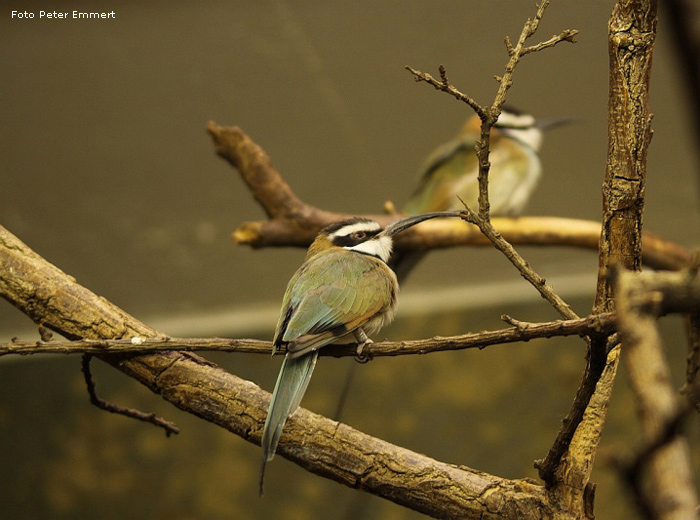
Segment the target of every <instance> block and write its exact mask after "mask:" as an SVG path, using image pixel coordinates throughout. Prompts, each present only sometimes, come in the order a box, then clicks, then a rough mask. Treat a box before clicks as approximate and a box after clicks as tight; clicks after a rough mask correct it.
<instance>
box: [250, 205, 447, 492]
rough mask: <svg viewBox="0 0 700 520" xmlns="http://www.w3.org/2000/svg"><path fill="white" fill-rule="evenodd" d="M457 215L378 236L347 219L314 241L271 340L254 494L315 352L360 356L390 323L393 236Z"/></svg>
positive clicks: (412, 220)
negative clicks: (351, 346) (270, 378)
mask: <svg viewBox="0 0 700 520" xmlns="http://www.w3.org/2000/svg"><path fill="white" fill-rule="evenodd" d="M443 216H458V212H450V213H445V212H443V213H430V214H425V215H415V216H412V217H408V218H405V219H403V220H399V221H397V222H394V223H392V224H390V225H389V226H387V227H386V228H384V229H382V227H381V226H380V225H379V224H378V223H377V222H375V221H373V220H369V219H366V218H360V217H355V218H350V219H346V220H341V221H339V222H335V223H333V224H331V225H329V226H327V227H326V228H324V229H323V230H321V232H320V233H319V234H318V236H317V237H316V239H315V240H314V242H313V244H311V246H310V247H309V250H308V253H307V255H306V259H305V260H304V263H303V264H302V265H301V267H300V268H299V269H298V270H297V272H296V273H295V274H294V276H292V278H291V280H290V281H289V284H288V285H287V290H286V292H285V294H284V299H283V302H282V311H281V313H280V317H279V321H278V322H277V329H276V332H275V337H274V341H273V344H274V348H275V351H279V350H281V349H285V350H286V355H285V357H284V361H283V362H282V368H281V369H280V373H279V376H278V378H277V383H276V385H275V390H274V392H273V393H272V398H271V400H270V407H269V410H268V413H267V419H266V420H265V426H264V429H263V434H262V439H261V446H262V466H261V471H260V494H261V495H262V492H263V478H264V474H265V465H266V464H267V462H269V461H270V460H272V458H273V457H274V455H275V451H276V450H277V444H278V442H279V439H280V435H281V434H282V429H283V428H284V424H285V422H286V421H287V418H288V417H289V416H290V415H291V414H292V413H293V412H294V411H295V410H296V409H297V407H298V406H299V403H300V402H301V398H302V396H303V395H304V392H305V391H306V388H307V386H308V384H309V380H310V379H311V374H312V373H313V370H314V367H315V365H316V360H317V358H318V349H320V348H321V347H324V346H325V345H329V344H331V343H358V345H359V349H361V348H362V346H363V345H365V344H366V343H368V342H371V340H369V338H368V336H369V335H372V334H375V333H376V332H378V331H379V330H380V329H381V328H382V327H383V326H384V325H386V324H388V323H389V322H390V321H391V320H392V319H393V317H394V312H395V310H396V298H397V294H398V290H399V286H398V282H397V280H396V276H395V275H394V272H393V271H392V270H391V269H390V268H389V266H388V265H387V262H388V260H389V257H390V256H391V250H392V245H393V239H392V237H393V236H394V235H396V234H397V233H399V232H401V231H403V230H404V229H406V228H409V227H411V226H413V225H415V224H418V223H419V222H422V221H424V220H427V219H430V218H435V217H443Z"/></svg>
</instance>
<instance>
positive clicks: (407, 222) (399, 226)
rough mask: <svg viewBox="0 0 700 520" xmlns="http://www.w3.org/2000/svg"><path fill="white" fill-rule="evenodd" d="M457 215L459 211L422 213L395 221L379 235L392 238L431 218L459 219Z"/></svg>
mask: <svg viewBox="0 0 700 520" xmlns="http://www.w3.org/2000/svg"><path fill="white" fill-rule="evenodd" d="M459 215H460V212H459V211H437V212H435V213H423V214H422V215H413V216H410V217H406V218H403V219H401V220H397V221H396V222H392V223H391V224H389V225H388V226H387V227H386V228H384V231H382V232H381V234H382V235H386V236H389V237H393V236H394V235H396V234H397V233H401V231H403V230H404V229H407V228H410V227H411V226H415V225H416V224H420V223H421V222H423V221H424V220H429V219H431V218H438V217H459Z"/></svg>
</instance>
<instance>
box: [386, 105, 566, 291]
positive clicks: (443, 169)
mask: <svg viewBox="0 0 700 520" xmlns="http://www.w3.org/2000/svg"><path fill="white" fill-rule="evenodd" d="M570 121H571V119H569V118H558V119H547V120H539V121H538V120H536V119H535V118H534V117H533V116H531V115H529V114H523V113H520V112H518V111H517V110H514V109H512V108H504V109H503V110H502V111H501V115H500V116H499V117H498V120H497V121H496V124H495V125H494V126H493V127H492V128H491V142H490V155H489V161H490V163H491V168H490V170H489V203H490V206H491V216H494V217H517V216H519V215H521V214H522V212H523V210H524V209H525V206H526V205H527V203H528V202H529V200H530V196H531V195H532V193H533V192H534V190H535V188H536V187H537V184H538V182H539V180H540V177H541V175H542V166H541V163H540V157H539V155H538V154H539V151H540V147H541V145H542V137H543V133H544V130H546V129H549V128H552V127H554V126H558V125H560V124H564V123H567V122H570ZM480 137H481V120H480V119H479V117H478V116H477V115H474V116H472V117H470V118H469V119H468V120H467V122H466V123H465V124H464V126H463V127H462V129H461V131H460V133H459V135H458V136H457V137H456V138H454V139H452V140H451V141H449V142H447V143H445V144H443V145H441V146H439V147H438V148H437V149H436V150H435V151H433V152H432V153H431V154H430V156H429V157H428V159H427V160H426V161H425V164H424V165H423V167H422V169H421V174H420V180H419V184H418V187H417V188H416V189H415V191H414V192H413V194H412V195H411V197H410V198H409V200H408V202H407V203H406V204H405V205H404V207H403V208H402V211H403V213H405V214H407V215H417V214H419V213H426V212H429V211H447V210H458V209H461V208H462V207H463V205H462V201H464V203H466V204H467V205H468V206H469V207H470V208H471V209H473V210H477V209H478V207H479V180H478V175H479V164H478V159H477V156H476V143H477V141H478V140H479V138H480ZM422 256H423V253H422V252H413V253H407V254H406V255H403V256H401V257H398V256H397V257H396V258H394V259H393V261H392V262H393V263H392V266H393V267H394V269H395V270H396V273H397V275H398V276H399V280H403V279H404V277H406V276H407V275H408V273H409V272H410V271H411V270H412V268H413V267H414V266H415V265H416V264H417V263H418V261H419V260H420V258H422Z"/></svg>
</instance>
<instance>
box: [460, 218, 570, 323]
mask: <svg viewBox="0 0 700 520" xmlns="http://www.w3.org/2000/svg"><path fill="white" fill-rule="evenodd" d="M465 208H466V212H465V213H464V216H463V218H464V219H465V220H467V221H468V222H471V223H472V224H475V225H477V226H478V227H479V229H480V230H481V232H482V233H483V234H484V235H486V236H487V237H488V238H489V240H491V243H492V244H493V245H494V246H495V247H496V248H497V249H498V250H499V251H501V252H502V253H503V254H504V255H505V256H506V258H508V260H510V262H511V263H512V264H513V265H514V266H515V267H516V268H517V269H518V271H519V272H520V274H521V275H522V277H523V278H525V279H526V280H527V281H528V282H530V284H531V285H532V286H533V287H534V288H535V289H537V291H538V292H539V293H540V295H541V296H542V298H544V299H545V300H547V301H548V302H549V303H550V304H551V305H552V307H554V308H555V309H556V310H557V312H559V314H561V315H562V316H563V317H564V318H565V319H568V320H576V319H579V316H578V315H577V314H576V313H575V312H574V311H573V309H572V308H571V307H570V306H569V304H568V303H566V302H565V301H564V300H563V299H562V298H561V297H560V296H559V295H558V294H557V293H556V292H555V291H554V289H552V287H551V286H550V285H547V281H546V280H545V279H544V278H542V277H541V276H540V275H539V274H537V273H536V272H535V271H534V270H533V269H532V268H531V267H530V265H529V264H528V263H527V261H526V260H525V259H524V258H523V257H522V256H521V255H520V254H519V253H518V252H517V251H516V250H515V248H514V247H513V246H512V245H511V244H509V243H508V241H507V240H505V239H504V238H503V236H502V235H501V234H500V233H499V232H498V231H497V230H496V228H494V227H493V225H492V224H491V222H490V221H489V220H484V219H483V218H481V216H480V215H476V214H475V213H474V212H473V211H472V210H471V209H469V208H468V207H467V206H466V205H465Z"/></svg>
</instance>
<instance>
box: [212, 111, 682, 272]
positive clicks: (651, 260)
mask: <svg viewBox="0 0 700 520" xmlns="http://www.w3.org/2000/svg"><path fill="white" fill-rule="evenodd" d="M208 131H209V133H210V135H211V136H212V139H214V142H215V143H216V146H217V153H219V155H220V156H221V157H223V158H225V159H226V160H227V161H229V162H230V163H231V164H232V165H234V166H236V168H237V169H238V168H241V169H239V173H240V174H241V177H242V178H243V180H244V181H245V183H246V185H247V186H248V187H249V189H250V190H251V192H253V193H255V194H256V195H255V196H256V198H259V199H260V204H261V205H263V207H265V208H274V210H273V211H274V213H275V214H276V215H285V216H276V217H273V218H271V219H269V220H264V221H254V222H245V223H243V224H242V225H241V226H240V227H239V228H238V229H237V230H236V231H235V232H234V234H233V239H234V241H235V242H236V243H237V244H242V245H249V246H252V247H255V248H260V247H282V246H295V247H308V246H309V244H311V242H312V241H313V239H314V238H315V237H316V235H317V234H318V232H319V231H320V230H321V228H323V227H324V226H326V225H328V224H330V223H331V222H334V221H336V220H339V219H341V218H344V217H347V216H348V215H346V214H342V213H332V212H328V211H325V210H321V209H318V208H316V207H314V206H312V205H310V204H307V203H303V202H302V203H301V204H302V206H299V205H298V204H297V201H299V199H298V198H297V197H296V196H292V197H279V196H278V194H277V193H276V190H275V189H272V188H271V186H272V185H269V184H268V183H270V182H273V181H271V179H276V180H275V181H274V183H280V186H281V191H282V192H285V191H286V190H288V189H290V188H289V185H288V184H287V183H286V182H285V181H284V180H283V178H282V177H281V176H280V174H279V172H277V170H275V169H274V168H273V167H272V163H271V161H270V160H269V159H266V160H259V161H258V162H257V163H255V164H256V166H255V168H253V167H252V166H251V164H252V163H253V162H254V160H255V159H256V158H259V156H260V154H261V153H263V154H264V152H263V151H262V150H261V148H260V147H259V146H258V145H257V144H255V143H254V142H253V141H252V139H251V138H250V137H248V136H247V135H246V134H245V133H244V132H243V131H242V130H241V129H240V128H238V127H224V126H219V125H217V124H216V123H213V122H210V123H209V125H208ZM260 169H262V170H263V171H262V172H261V171H260ZM273 185H274V184H273ZM266 211H267V210H266ZM288 215H293V216H288ZM365 216H367V217H369V218H372V219H375V220H377V221H378V222H379V223H380V224H383V225H386V224H388V223H390V222H393V221H394V220H396V219H397V218H398V216H396V215H365ZM492 223H493V226H494V227H495V228H496V229H497V230H498V232H499V233H501V234H502V235H503V237H504V238H505V239H506V240H508V242H510V243H511V244H514V245H557V246H570V247H580V248H585V249H590V250H596V251H597V250H598V246H599V241H600V229H601V228H600V223H599V222H594V221H588V220H580V219H568V218H559V217H519V218H494V219H492ZM643 242H644V243H643V247H644V261H645V263H646V265H649V266H650V267H654V268H658V269H674V270H675V269H681V268H682V267H685V266H686V265H688V263H689V262H690V251H688V250H687V249H686V248H684V247H682V246H680V245H678V244H675V243H673V242H669V241H667V240H664V239H663V238H661V237H659V236H657V235H654V234H652V233H644V239H643ZM461 245H475V246H490V245H491V242H490V241H489V239H488V238H486V237H485V236H484V235H483V234H482V233H481V231H480V230H479V229H478V228H477V227H476V226H472V225H469V224H466V223H464V222H460V221H458V220H456V219H439V220H432V221H428V222H424V223H422V224H421V225H420V226H416V227H413V228H411V229H409V230H407V231H406V232H404V233H401V234H400V235H398V236H397V237H396V250H397V251H404V250H409V249H436V248H447V247H456V246H461Z"/></svg>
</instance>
